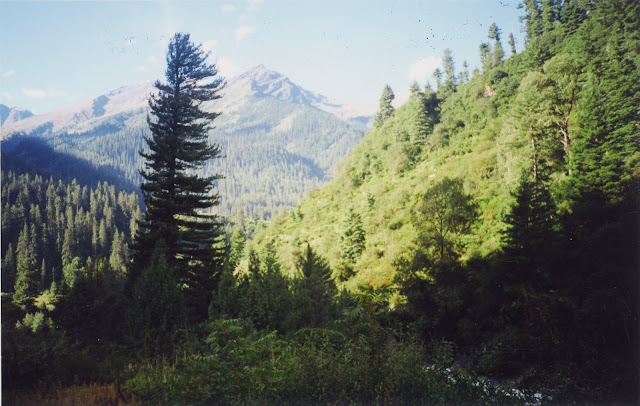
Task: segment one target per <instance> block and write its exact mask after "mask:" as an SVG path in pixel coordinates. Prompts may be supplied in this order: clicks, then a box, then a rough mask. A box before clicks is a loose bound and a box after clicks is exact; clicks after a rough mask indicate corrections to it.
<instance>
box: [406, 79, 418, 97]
mask: <svg viewBox="0 0 640 406" xmlns="http://www.w3.org/2000/svg"><path fill="white" fill-rule="evenodd" d="M409 92H410V93H411V95H412V96H414V95H418V94H420V85H418V82H417V81H415V80H414V81H413V82H412V83H411V86H409Z"/></svg>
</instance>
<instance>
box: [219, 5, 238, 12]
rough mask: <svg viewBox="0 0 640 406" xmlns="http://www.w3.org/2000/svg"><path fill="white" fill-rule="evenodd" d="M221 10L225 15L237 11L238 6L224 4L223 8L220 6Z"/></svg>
mask: <svg viewBox="0 0 640 406" xmlns="http://www.w3.org/2000/svg"><path fill="white" fill-rule="evenodd" d="M220 10H222V11H223V12H225V13H227V12H230V11H236V6H234V5H233V4H223V5H222V6H220Z"/></svg>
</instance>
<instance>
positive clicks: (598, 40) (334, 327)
mask: <svg viewBox="0 0 640 406" xmlns="http://www.w3.org/2000/svg"><path fill="white" fill-rule="evenodd" d="M521 7H522V10H521V12H522V23H523V26H524V27H525V30H526V31H525V32H526V44H519V45H520V48H521V49H518V50H517V49H516V44H515V42H514V41H515V40H514V37H513V34H511V35H506V34H504V32H503V31H502V29H504V28H506V27H498V26H497V25H496V24H493V25H491V26H490V27H488V29H487V36H486V38H484V39H482V38H479V39H478V48H477V49H478V52H479V54H480V57H481V64H482V66H481V67H479V68H478V69H475V70H474V71H470V70H469V67H468V65H467V63H466V62H465V63H464V65H463V66H461V67H460V66H456V63H455V62H454V61H457V60H458V59H460V60H462V59H463V58H464V57H465V56H464V55H456V50H455V49H448V50H447V51H446V52H445V53H444V55H442V65H441V68H438V69H436V71H435V73H434V75H433V77H432V79H431V81H430V82H429V83H417V82H416V83H414V84H413V85H411V87H410V89H409V91H410V96H409V98H408V100H407V101H406V102H404V103H403V104H401V105H397V104H395V107H394V103H393V102H394V99H395V95H394V90H393V89H392V88H391V87H390V86H388V85H387V86H385V87H384V88H382V89H380V90H381V96H380V100H379V109H378V111H377V113H376V114H375V116H374V117H372V118H371V124H372V128H371V129H370V130H369V131H368V132H366V134H364V137H363V138H362V140H361V141H360V142H359V143H357V145H356V146H355V147H354V148H353V149H352V150H350V152H346V157H345V158H344V159H343V160H341V161H340V162H339V163H338V164H337V166H336V168H335V175H334V176H333V178H332V179H331V180H328V182H326V183H324V184H323V185H321V186H320V183H319V182H318V183H317V184H314V186H317V187H316V188H314V189H312V190H311V191H309V192H307V193H306V195H305V197H304V199H302V201H301V202H299V203H297V202H296V203H295V204H291V206H293V207H292V208H286V209H285V208H282V207H280V206H278V205H276V204H271V203H265V207H271V208H270V209H269V210H268V211H269V215H264V216H263V215H262V214H260V215H252V214H251V213H253V212H251V213H249V215H246V214H245V213H243V212H242V211H241V210H236V211H233V212H231V209H230V208H231V207H233V204H232V203H229V201H228V200H224V199H227V198H228V196H227V197H225V196H223V195H222V193H223V191H224V190H226V189H224V188H223V187H221V186H220V185H222V184H224V182H225V178H226V177H229V176H235V175H234V174H231V173H224V170H219V171H218V172H212V171H211V170H208V171H206V173H205V172H204V171H203V170H204V168H205V167H206V168H209V169H210V168H211V162H217V161H224V160H225V159H226V158H225V157H226V156H227V154H229V156H231V155H233V151H228V150H227V149H228V148H229V147H228V146H225V145H222V144H220V142H219V141H216V131H217V129H216V122H217V121H218V120H219V119H220V118H219V116H221V115H224V114H225V111H213V112H212V111H211V110H210V109H205V108H204V106H207V105H211V103H213V102H215V101H217V100H218V99H224V97H225V87H226V85H227V83H226V82H225V79H224V78H222V76H221V75H220V73H219V72H218V67H217V66H216V65H215V64H212V63H210V62H209V61H210V60H208V59H207V57H208V54H207V52H206V51H205V50H204V48H203V47H202V46H201V45H200V44H199V43H198V41H197V40H196V39H195V36H193V37H192V36H190V35H189V34H187V33H177V34H175V35H174V36H173V37H172V38H171V39H170V41H168V45H167V48H166V49H165V51H166V65H165V66H166V74H165V76H164V77H162V78H158V80H157V81H156V82H155V84H154V90H153V92H152V95H151V97H150V98H149V100H148V105H149V113H148V116H147V120H146V122H145V123H143V125H144V128H145V131H144V132H143V136H142V138H140V139H136V140H134V139H133V138H129V139H126V137H121V138H113V139H111V141H109V144H108V145H105V148H103V150H104V151H118V148H123V149H122V151H124V148H125V147H124V146H123V145H125V144H127V145H128V147H127V148H128V149H127V151H129V150H130V149H131V148H135V149H136V151H135V152H136V153H138V151H139V154H138V155H137V156H136V157H133V155H131V154H129V155H130V156H129V155H127V154H128V153H127V154H125V152H122V153H121V155H120V158H118V159H121V164H119V165H120V166H118V167H119V168H125V171H126V176H125V175H122V174H121V173H120V172H118V171H116V170H115V169H113V168H116V166H113V167H112V169H110V172H108V174H107V175H108V176H106V175H105V176H102V175H104V174H105V173H106V172H102V175H101V176H99V175H100V172H99V171H98V170H97V169H96V168H98V166H96V165H93V166H92V164H91V162H90V161H81V160H80V158H79V157H78V156H74V155H71V154H63V153H58V152H56V153H55V154H56V155H55V156H54V155H52V154H54V152H53V150H50V151H49V150H48V149H46V148H44V147H43V146H42V145H40V144H39V142H38V141H37V139H36V138H33V139H31V140H30V141H28V142H27V141H24V142H23V143H22V144H20V148H14V147H12V145H14V144H16V138H13V139H9V140H6V141H5V140H3V144H2V146H3V148H2V175H1V188H2V200H1V210H2V213H1V216H2V220H1V221H2V223H1V228H2V239H1V251H2V273H1V276H2V284H1V286H2V361H1V362H2V403H3V404H6V405H214V404H215V405H218V404H220V405H267V404H268V405H270V404H274V405H405V404H406V405H494V404H500V405H502V404H508V405H512V404H513V405H574V404H575V405H582V404H589V405H591V404H597V405H599V404H616V405H627V404H628V405H632V404H637V402H640V390H639V387H640V374H639V367H640V343H639V340H638V338H639V327H640V322H639V320H638V312H639V311H640V298H639V296H638V292H639V287H640V279H639V275H640V263H639V253H640V241H639V239H638V227H639V226H640V216H639V215H640V3H638V2H637V1H634V0H600V1H583V0H571V1H569V0H564V1H538V0H524V2H523V4H522V5H521ZM505 31H506V30H505ZM396 90H398V89H396ZM332 125H333V124H332ZM341 125H342V126H343V127H344V128H347V127H346V124H341ZM331 128H334V127H331ZM344 131H345V133H349V134H352V135H353V134H355V132H354V131H355V130H352V129H351V127H349V128H348V129H345V130H344ZM350 136H351V135H350ZM78 137H79V136H78ZM354 137H355V135H354ZM76 140H77V142H80V141H78V140H80V138H76ZM105 140H106V138H105ZM29 142H30V143H31V144H29ZM105 142H106V141H105ZM11 143H13V144H11ZM16 145H17V144H16ZM29 145H32V146H33V148H34V149H33V152H29V151H30V150H28V148H29ZM39 145H40V146H39ZM345 145H346V144H345ZM25 148H27V150H25ZM340 148H342V149H345V148H346V146H341V147H340ZM25 151H26V152H25ZM252 153H253V154H254V155H255V160H256V161H257V160H260V159H262V158H261V157H264V156H270V155H273V154H275V153H274V152H273V151H265V153H264V155H262V154H261V153H260V151H253V152H252ZM28 154H35V155H33V156H37V157H39V158H38V159H37V160H31V161H29V160H27V159H26V158H25V156H27V155H28ZM105 155H106V153H105ZM137 159H139V160H140V162H142V163H143V165H142V166H141V167H140V168H138V167H136V166H135V165H134V162H137V161H136V160H137ZM283 159H284V158H283ZM326 159H327V160H328V159H329V158H326ZM38 162H39V163H40V166H39V165H38V164H37V163H38ZM327 162H328V161H327ZM289 164H290V163H282V165H283V166H286V165H289ZM307 164H308V163H307V162H305V161H304V160H300V161H299V162H298V163H295V164H291V165H289V166H292V167H294V166H295V167H298V168H299V167H300V166H301V165H307ZM296 165H297V166H296ZM214 167H215V168H219V169H220V168H225V166H214ZM327 167H328V165H327ZM43 168H47V169H48V170H46V171H45V170H44V169H43ZM138 169H139V172H138ZM294 172H295V171H294ZM247 173H250V171H248V172H247ZM292 173H293V172H292ZM236 175H237V174H236ZM266 175H269V176H272V177H273V178H272V179H270V180H269V182H273V184H277V183H278V182H279V180H278V179H277V176H278V175H277V174H276V173H271V172H270V173H268V174H266ZM266 175H265V174H264V173H263V174H260V175H258V174H256V176H266ZM242 176H249V175H246V174H243V175H242ZM318 177H319V178H323V179H324V175H318ZM325 180H326V179H325ZM285 181H286V179H282V182H285ZM132 182H133V183H132ZM240 182H242V179H240ZM260 182H262V181H260ZM265 182H266V181H265ZM269 184H271V183H269ZM284 184H285V183H283V185H284ZM282 187H283V188H288V187H289V186H282ZM286 200H287V201H293V200H295V199H293V198H292V199H288V198H287V199H286ZM221 201H225V202H226V203H224V204H223V205H226V206H225V207H227V208H228V209H225V210H223V211H220V210H216V208H218V207H219V206H220V205H221ZM269 205H271V206H269ZM276 206H278V207H279V209H278V210H276V209H275V207H276ZM251 210H254V209H251ZM221 213H222V214H221ZM261 213H262V212H261Z"/></svg>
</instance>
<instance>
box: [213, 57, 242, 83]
mask: <svg viewBox="0 0 640 406" xmlns="http://www.w3.org/2000/svg"><path fill="white" fill-rule="evenodd" d="M216 67H217V68H218V73H219V74H220V76H222V77H224V78H225V79H229V78H230V77H232V76H235V75H236V74H237V73H238V72H240V67H239V66H238V65H237V64H236V63H235V62H234V61H233V60H232V59H231V58H229V57H228V56H222V57H220V58H218V62H217V63H216Z"/></svg>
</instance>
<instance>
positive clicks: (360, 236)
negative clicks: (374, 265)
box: [340, 207, 366, 279]
mask: <svg viewBox="0 0 640 406" xmlns="http://www.w3.org/2000/svg"><path fill="white" fill-rule="evenodd" d="M343 228H344V231H343V233H342V235H341V236H340V257H341V258H342V262H343V265H344V267H345V268H346V271H347V272H346V273H347V275H343V277H346V276H348V274H350V272H351V270H352V268H353V265H354V264H355V263H356V262H357V261H358V258H360V255H361V254H362V251H364V248H365V245H364V242H365V238H366V235H365V232H364V229H363V228H362V217H360V214H358V212H356V211H355V210H354V209H353V207H350V208H349V211H348V212H347V216H346V218H345V221H344V226H343ZM345 279H346V278H345Z"/></svg>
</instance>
